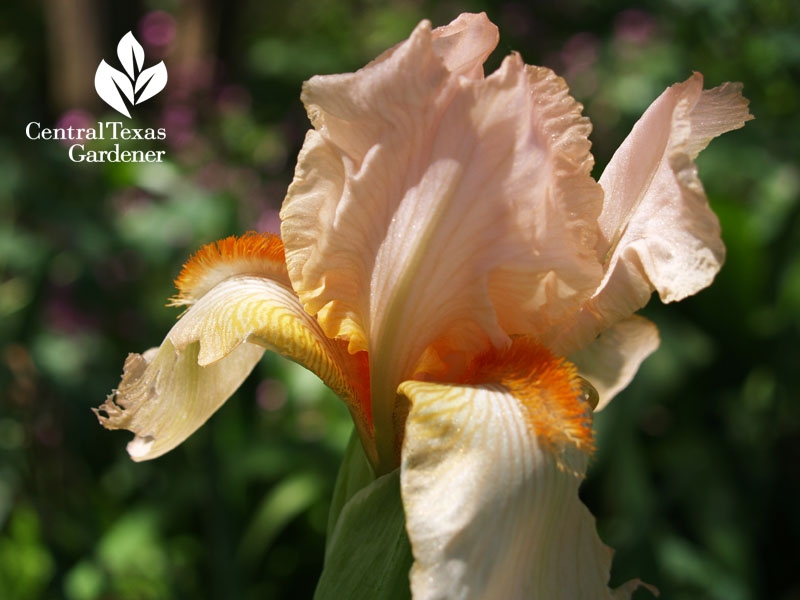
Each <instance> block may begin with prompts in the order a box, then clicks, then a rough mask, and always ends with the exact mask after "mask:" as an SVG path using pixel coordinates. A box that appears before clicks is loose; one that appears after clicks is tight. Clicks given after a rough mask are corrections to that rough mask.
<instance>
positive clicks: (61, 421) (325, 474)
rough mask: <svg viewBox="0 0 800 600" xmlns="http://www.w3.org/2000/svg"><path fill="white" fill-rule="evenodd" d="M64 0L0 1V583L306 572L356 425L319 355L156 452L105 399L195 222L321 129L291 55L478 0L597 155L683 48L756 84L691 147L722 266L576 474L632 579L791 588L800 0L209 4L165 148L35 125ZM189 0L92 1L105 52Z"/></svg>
mask: <svg viewBox="0 0 800 600" xmlns="http://www.w3.org/2000/svg"><path fill="white" fill-rule="evenodd" d="M45 4H46V3H3V4H2V5H0V96H1V97H3V99H4V100H3V119H2V121H0V598H9V599H19V600H25V599H29V598H30V599H33V598H62V597H63V598H66V599H68V600H97V599H110V598H115V599H116V598H119V599H124V600H139V599H159V600H160V599H168V598H187V597H191V598H284V597H309V596H310V595H311V593H312V591H313V589H314V586H315V583H316V579H317V577H318V575H319V573H320V572H321V568H322V558H323V552H324V547H325V544H324V537H325V528H326V521H327V513H328V508H329V504H330V499H331V495H332V492H333V483H334V478H335V474H336V469H337V465H338V463H339V461H340V460H341V456H342V455H343V453H344V448H345V446H346V443H347V439H348V436H349V432H350V423H349V416H348V414H347V411H346V410H345V409H344V407H343V406H341V405H340V403H339V402H338V401H337V400H336V398H335V397H334V396H333V395H332V394H331V393H330V392H328V391H327V390H326V389H325V388H323V387H322V385H321V384H320V383H319V381H317V380H316V379H315V378H314V377H313V376H311V375H309V374H308V373H306V372H305V371H304V370H303V369H301V368H299V367H297V366H295V365H293V364H291V363H287V362H286V361H283V360H281V359H278V358H276V357H274V356H268V357H266V358H265V359H264V360H263V361H262V363H261V364H260V365H259V366H258V368H257V370H256V372H255V373H254V374H253V375H252V376H251V378H250V379H249V380H248V382H247V383H246V385H245V386H243V387H242V389H241V390H240V391H239V392H238V393H237V394H236V395H235V396H234V398H233V399H232V400H231V401H229V402H228V403H227V404H226V405H225V407H224V408H223V409H221V410H220V411H219V413H218V414H217V415H215V416H214V417H213V418H212V419H211V421H210V422H209V423H208V424H207V425H206V426H205V427H204V428H202V429H201V430H200V431H199V432H198V433H197V434H196V435H194V436H193V437H192V438H191V439H190V440H189V441H188V442H186V443H185V444H184V445H183V446H181V447H180V448H179V449H177V450H175V451H174V452H172V453H171V454H169V455H167V456H165V457H163V458H161V459H159V460H157V461H155V462H153V463H145V464H135V463H133V462H131V461H130V460H129V459H128V457H127V455H126V453H125V450H124V444H125V441H126V439H127V434H121V433H117V434H114V433H109V432H107V431H104V430H103V429H101V428H100V427H99V426H98V425H97V423H96V420H95V418H94V417H93V415H92V414H91V413H90V411H89V408H90V407H92V406H96V405H98V404H100V402H101V401H102V399H103V398H104V396H105V394H107V393H108V392H109V391H110V390H111V388H113V387H114V386H115V385H116V384H117V383H118V381H119V379H118V378H119V374H120V370H121V365H122V362H123V360H124V358H125V356H126V353H127V352H128V351H142V350H144V349H146V348H147V347H149V346H153V345H156V344H157V343H159V341H160V340H161V339H162V337H163V335H164V334H165V332H166V331H167V330H168V328H169V327H170V324H171V323H172V322H173V321H174V318H175V317H176V316H177V313H176V311H175V310H174V309H167V308H165V307H164V302H165V300H166V298H167V297H169V296H170V295H171V294H172V289H171V280H172V279H173V278H174V277H175V276H176V275H177V272H178V270H179V268H180V265H181V264H182V262H183V261H184V260H185V259H186V258H187V257H188V256H189V254H190V253H191V252H192V251H193V250H194V249H196V248H197V247H199V246H200V245H202V244H203V243H207V242H209V241H212V240H215V239H218V238H220V237H223V236H226V235H230V234H234V233H241V232H243V231H245V230H247V229H259V230H265V229H272V230H275V229H276V228H277V216H276V212H275V211H276V209H277V208H278V207H279V205H280V202H281V200H282V197H283V193H284V190H285V188H286V186H287V184H288V182H289V181H290V180H291V174H292V168H293V163H294V157H295V156H296V153H297V150H298V149H299V147H300V145H301V143H302V138H303V134H304V132H305V130H306V129H307V128H308V123H307V121H306V119H305V114H304V111H303V109H302V106H301V104H300V102H299V91H300V86H301V83H302V81H303V80H304V79H306V78H308V77H309V76H311V75H313V74H315V73H330V72H339V71H345V70H352V69H355V68H358V67H359V66H361V65H363V64H364V63H365V62H367V61H368V60H370V59H371V58H373V57H374V56H376V55H377V54H378V53H379V52H380V51H382V50H383V49H385V48H386V47H388V46H390V45H391V44H393V43H396V42H397V41H399V40H401V39H403V38H404V37H406V36H407V35H408V33H409V31H410V30H411V28H412V27H413V26H414V25H415V24H416V22H418V21H419V20H420V19H422V18H429V19H431V20H432V21H433V22H434V24H445V23H447V22H449V21H450V20H451V19H452V18H454V17H455V16H456V15H457V14H458V13H459V12H461V11H463V10H470V11H480V10H485V11H487V12H488V13H489V16H490V18H492V20H493V21H495V22H496V23H497V24H498V25H499V26H500V31H501V41H500V46H499V49H498V51H497V52H496V53H495V55H493V57H492V58H491V59H490V68H493V67H494V66H496V65H497V64H499V61H500V59H501V57H502V56H503V55H505V54H506V53H508V52H509V51H511V50H517V51H519V52H521V54H522V55H523V58H524V59H525V60H526V61H527V62H529V63H535V64H545V65H547V66H551V67H553V68H554V69H556V71H557V72H559V73H560V74H562V75H564V76H565V77H566V79H567V81H568V82H569V83H570V86H571V88H572V90H573V93H574V94H575V96H576V97H577V98H578V99H579V100H580V101H581V102H583V103H584V104H585V107H586V113H587V114H588V115H589V116H590V117H591V119H592V121H593V123H594V133H593V136H592V139H593V142H594V146H593V149H594V153H595V156H596V158H597V162H598V165H599V166H600V167H601V166H602V165H603V164H605V162H607V160H608V159H609V158H610V156H611V154H612V153H613V151H614V149H615V148H616V146H617V145H618V144H619V143H620V142H621V140H622V139H623V138H624V136H625V135H626V133H627V131H628V130H629V128H630V127H631V125H632V124H633V123H634V122H635V120H636V119H637V118H638V116H639V115H640V114H641V112H642V111H643V110H644V108H646V106H647V105H648V104H649V102H650V101H651V100H652V99H654V98H655V97H656V96H657V95H658V94H659V93H660V92H661V91H662V90H663V89H664V88H665V87H666V86H667V85H669V84H671V83H673V82H675V81H679V80H683V79H685V78H686V77H688V76H689V74H690V73H691V71H692V70H698V71H701V72H702V73H704V75H705V76H706V80H707V85H708V86H712V85H717V84H719V83H721V82H723V81H727V80H739V81H743V82H744V84H745V95H746V96H748V97H749V98H750V99H751V109H752V112H753V113H754V114H755V115H756V120H755V121H753V122H751V123H749V124H748V125H747V126H746V128H745V129H744V130H742V131H737V132H734V133H731V134H727V135H726V136H724V137H723V138H721V139H720V140H717V141H715V142H714V143H713V144H712V145H711V148H710V149H709V150H707V151H706V152H704V154H703V155H702V156H701V158H700V160H699V168H700V173H701V177H702V179H703V181H704V183H705V185H706V189H707V192H708V195H709V199H710V201H711V203H712V205H713V207H714V209H715V210H716V212H717V213H718V214H719V216H720V219H721V221H722V225H723V231H724V239H725V242H726V244H727V247H728V260H727V264H726V266H725V268H724V269H723V271H722V273H721V274H720V276H719V277H718V279H717V281H716V282H715V284H714V285H713V286H712V287H711V288H710V289H709V290H707V291H704V292H703V293H701V294H700V295H699V296H697V297H695V298H692V299H690V300H687V301H685V302H682V303H681V305H679V306H668V307H662V306H660V305H658V303H657V302H655V301H654V302H653V303H652V304H651V306H649V307H648V308H647V309H646V311H645V312H646V314H647V315H648V316H649V317H651V318H652V319H654V320H655V321H656V322H657V323H658V324H659V326H660V329H661V332H662V338H663V342H662V347H661V349H660V350H659V352H658V353H657V354H656V355H655V356H653V357H652V358H651V359H649V360H648V361H647V362H646V363H645V365H644V367H643V368H642V370H641V372H640V373H639V375H638V377H637V379H636V380H635V382H634V384H633V385H632V386H631V387H630V389H629V390H627V391H626V392H625V393H624V394H623V395H621V396H620V397H619V398H618V399H617V400H615V401H614V403H612V405H611V406H610V407H609V408H608V409H607V410H605V411H604V412H603V413H601V414H600V415H598V417H597V422H596V426H597V430H598V445H599V452H598V454H597V457H596V460H595V461H594V465H593V467H592V469H591V471H590V474H589V478H588V480H587V482H586V484H585V486H584V488H583V492H582V493H583V496H584V498H585V501H586V503H587V504H588V506H589V507H590V509H591V510H592V512H593V513H594V514H595V515H596V516H597V518H598V526H599V529H600V532H601V534H602V537H603V539H604V540H605V541H606V542H607V543H608V544H609V545H611V546H612V547H614V548H616V549H617V554H616V557H615V563H614V571H613V573H612V581H613V582H621V581H624V580H626V579H628V578H631V577H641V578H642V579H644V580H645V581H649V582H652V583H654V584H655V585H657V586H658V587H659V588H660V589H661V591H662V594H663V597H666V598H670V599H672V600H684V599H685V600H697V599H714V600H716V599H719V600H759V599H762V598H773V599H780V600H796V599H798V598H800V581H798V578H797V552H796V543H797V539H798V537H800V515H799V514H798V511H797V510H796V504H797V500H798V497H800V472H798V466H797V465H798V464H800V407H798V402H797V400H798V393H797V383H796V380H797V378H796V371H797V369H798V358H799V357H800V353H799V351H798V346H799V345H800V336H798V330H799V329H800V203H799V202H798V200H799V198H800V167H799V165H800V162H799V161H798V159H799V158H800V29H799V28H798V23H799V22H800V9H799V8H798V5H797V3H796V2H792V1H791V0H724V1H720V0H666V1H663V2H661V1H659V2H656V1H655V0H652V1H650V2H644V3H638V4H636V5H633V4H631V3H629V2H623V1H620V0H609V1H604V2H599V1H589V0H562V1H561V2H558V3H549V2H543V1H542V2H534V3H532V4H525V3H521V2H513V1H509V2H502V1H489V0H487V1H485V2H480V1H477V0H476V1H459V0H455V1H446V2H439V3H435V2H429V1H423V0H420V1H413V0H395V1H393V2H390V3H379V2H373V1H364V0H362V1H355V0H348V1H345V2H341V1H336V2H334V1H333V0H315V1H313V2H311V1H309V0H298V1H297V2H291V3H289V2H286V3H262V2H257V1H255V0H250V1H245V2H239V3H235V4H232V3H219V4H218V5H217V4H214V3H211V2H209V3H205V4H203V6H205V10H207V11H208V14H209V15H211V17H212V19H211V22H212V23H213V24H214V27H212V28H210V30H211V31H212V33H213V35H211V37H210V42H209V44H210V49H211V51H212V52H211V56H213V57H214V58H213V59H211V58H207V62H208V64H207V65H205V67H206V73H210V75H209V76H208V77H206V78H203V77H195V78H194V79H192V78H189V79H185V80H183V81H181V80H180V78H178V77H175V73H176V72H177V71H175V70H173V63H171V62H170V61H171V60H172V58H171V56H172V55H171V54H170V52H171V46H170V45H169V44H167V45H165V47H164V48H162V51H163V56H164V58H165V60H166V62H167V65H168V68H170V78H171V82H170V87H169V88H168V90H167V92H165V93H164V94H163V95H162V96H161V97H158V98H156V99H153V100H152V101H151V102H149V103H148V105H147V107H146V108H145V107H143V109H142V110H141V111H138V112H137V113H136V115H134V117H135V118H134V120H133V121H132V123H133V126H138V127H142V126H147V127H154V126H160V124H164V123H165V124H166V126H167V130H168V136H169V137H168V141H167V144H168V159H169V160H168V162H166V163H164V164H159V165H124V164H104V165H87V164H75V163H71V162H69V160H68V159H67V155H66V149H65V147H63V146H61V145H60V144H59V143H58V142H43V141H31V140H28V139H27V138H26V137H25V134H24V127H25V124H27V123H28V122H30V121H41V122H42V123H43V124H44V125H45V126H54V125H55V124H56V123H57V122H59V121H60V120H61V119H65V118H67V116H68V115H65V114H64V113H63V110H61V109H58V110H57V109H55V108H54V107H55V106H56V104H55V103H54V102H53V97H54V89H53V85H54V84H53V83H52V82H53V80H52V78H50V77H49V75H48V74H49V73H50V71H51V67H52V64H51V61H52V56H50V57H49V55H48V53H47V49H48V44H49V43H51V42H52V39H51V38H52V35H51V34H48V29H47V27H46V24H45V17H44V14H43V13H44V12H45V11H44V10H43V9H44V6H45ZM187 4H192V3H181V2H177V1H172V0H148V1H142V2H133V3H126V7H125V8H124V9H120V10H119V11H117V12H113V13H112V11H110V9H107V7H105V6H104V5H102V4H101V3H99V2H98V3H97V4H96V5H93V6H95V7H96V10H97V18H98V28H99V30H100V31H101V32H102V34H103V35H102V36H101V41H102V48H101V50H102V52H103V53H104V55H107V56H113V54H114V49H115V45H116V40H117V39H118V38H119V37H120V35H121V34H122V33H124V32H125V31H127V30H128V29H131V28H133V29H134V31H135V32H136V33H137V34H142V31H141V28H143V27H145V26H146V24H147V23H148V21H147V20H146V19H147V18H149V17H148V15H149V16H151V17H152V15H153V14H156V15H157V17H158V18H160V19H161V20H162V21H163V22H165V23H167V25H169V24H170V23H173V24H176V25H177V27H178V31H181V29H180V27H181V24H182V22H183V21H182V19H184V18H185V17H184V12H183V11H184V9H185V6H186V5H187ZM120 6H121V5H120ZM101 7H103V8H101ZM154 11H156V12H155V13H154ZM158 11H163V12H158ZM165 15H166V16H165ZM137 27H138V28H139V29H137ZM118 34H119V35H118ZM145 37H146V36H145ZM151 50H153V49H152V48H148V52H150V51H151ZM93 68H94V67H93V66H92V69H93ZM86 86H87V88H91V81H90V80H87V81H86ZM181 86H183V87H181ZM73 108H75V109H82V110H88V111H93V112H89V113H88V116H89V117H90V118H91V120H92V121H94V120H96V119H99V118H104V117H107V118H110V119H112V120H115V119H116V118H115V117H114V116H113V115H112V114H109V113H108V112H106V111H107V108H105V107H103V106H101V105H100V104H94V105H92V106H75V107H73ZM81 114H83V113H78V116H79V117H80V116H81ZM74 116H75V115H74V114H73V117H74ZM163 145H164V144H163V143H162V145H161V146H156V145H153V146H152V147H153V148H155V149H162V148H163ZM100 147H102V146H101V145H98V146H97V148H100ZM148 147H149V146H148ZM597 172H598V174H599V173H600V172H601V169H600V168H598V171H597ZM646 596H647V594H646V593H644V592H640V593H639V594H638V595H637V597H642V598H644V597H646Z"/></svg>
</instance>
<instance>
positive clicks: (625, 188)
mask: <svg viewBox="0 0 800 600" xmlns="http://www.w3.org/2000/svg"><path fill="white" fill-rule="evenodd" d="M747 105H748V101H747V100H746V99H745V98H744V97H742V95H741V85H740V84H733V83H726V84H724V85H721V86H719V87H716V88H714V89H711V90H706V91H703V77H702V75H700V74H699V73H695V74H694V75H693V76H692V77H690V78H689V79H688V80H687V81H685V82H683V83H679V84H675V85H673V86H672V87H670V88H668V89H667V90H666V91H665V92H664V93H663V94H662V95H661V96H659V97H658V99H656V100H655V102H653V104H652V105H651V106H650V107H649V108H648V109H647V111H646V112H645V114H644V115H643V116H642V118H641V119H640V120H639V122H638V123H636V125H635V126H634V128H633V130H632V131H631V133H630V135H629V136H628V137H627V138H626V140H625V141H624V142H623V144H622V146H620V148H619V150H617V152H616V153H615V154H614V157H613V158H612V159H611V162H610V163H609V165H608V167H606V169H605V171H604V172H603V176H602V177H601V178H600V185H602V186H603V190H604V191H605V201H604V204H603V212H602V214H601V215H600V219H599V224H600V228H601V230H602V236H601V237H600V239H599V241H598V245H597V252H598V256H601V257H603V262H604V268H605V276H604V279H603V282H602V284H601V285H600V287H599V288H598V290H597V292H596V293H595V294H594V295H593V297H592V299H591V300H590V301H589V302H588V303H587V304H586V306H585V307H584V311H583V314H582V315H581V316H580V318H579V319H578V321H579V322H578V324H577V325H576V326H575V327H574V328H572V329H571V330H568V331H565V332H562V334H561V336H560V337H559V339H558V341H557V342H556V343H554V346H555V348H556V350H557V351H558V352H563V353H568V354H569V353H572V352H574V351H575V350H577V349H579V348H581V347H583V346H584V345H586V344H587V343H589V341H591V339H593V338H594V336H595V335H597V333H598V332H599V331H601V330H602V329H605V328H606V327H608V326H609V325H611V324H613V323H615V322H617V321H619V320H620V319H623V318H626V317H628V316H629V315H631V314H632V313H633V312H634V311H636V310H638V309H639V308H641V307H642V306H644V305H645V304H646V303H647V301H648V300H649V298H650V295H651V294H652V292H653V291H654V290H656V291H658V293H659V296H660V297H661V299H662V300H663V301H664V302H674V301H677V300H681V299H683V298H686V297H687V296H690V295H692V294H695V293H697V292H698V291H700V290H701V289H703V288H704V287H706V286H708V285H709V284H710V283H711V281H712V280H713V278H714V276H715V275H716V273H717V271H719V269H720V267H721V265H722V262H723V260H724V257H725V247H724V245H723V243H722V240H721V238H720V227H719V221H718V220H717V217H716V215H715V214H714V213H713V212H712V211H711V209H710V207H709V205H708V201H707V199H706V195H705V192H704V190H703V186H702V184H701V183H700V180H699V178H698V176H697V167H696V166H695V164H694V159H695V158H696V157H697V154H698V153H699V152H700V151H701V150H702V149H703V148H705V147H706V146H707V145H708V143H709V142H710V141H711V139H713V138H714V137H716V136H718V135H721V134H722V133H725V132H726V131H730V130H733V129H737V128H739V127H742V126H743V125H744V123H745V122H746V121H748V120H749V119H751V118H752V116H751V115H750V114H749V112H748V109H747Z"/></svg>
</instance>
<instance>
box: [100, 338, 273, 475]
mask: <svg viewBox="0 0 800 600" xmlns="http://www.w3.org/2000/svg"><path fill="white" fill-rule="evenodd" d="M198 351H199V344H197V343H194V344H191V345H190V346H188V347H187V348H186V349H185V350H184V351H183V352H182V353H178V352H177V350H175V348H174V346H173V345H172V342H171V341H170V340H169V338H167V339H166V340H164V342H163V343H162V344H161V347H160V348H152V349H151V350H149V351H147V352H145V353H144V354H143V355H142V354H130V355H128V358H127V359H126V360H125V368H124V371H123V374H122V381H121V382H120V384H119V388H118V389H117V390H116V391H115V392H114V393H112V394H111V395H110V396H109V397H108V399H107V400H106V402H105V403H104V404H103V405H102V406H100V407H99V408H98V409H95V413H97V416H98V418H99V419H100V423H101V424H102V425H103V426H104V427H106V428H108V429H127V430H129V431H132V432H133V433H135V434H136V437H134V439H133V441H131V442H130V443H129V444H128V453H129V454H130V455H131V458H132V459H133V460H136V461H141V460H149V459H151V458H156V457H158V456H161V455H162V454H165V453H166V452H169V451H170V450H172V449H173V448H174V447H175V446H177V445H178V444H180V443H181V442H183V441H184V440H185V439H186V438H187V437H189V436H190V435H191V434H192V433H194V432H195V430H197V429H198V428H199V427H200V426H201V425H202V424H203V423H205V422H206V421H207V420H208V418H209V417H210V416H211V415H212V414H213V413H214V412H215V411H216V410H217V409H218V408H219V407H220V406H222V404H223V403H224V402H225V400H227V399H228V398H229V397H230V396H231V394H233V392H235V391H236V389H237V388H238V387H239V386H240V385H241V384H242V381H244V379H245V378H246V377H247V376H248V375H249V374H250V371H252V369H253V367H254V366H255V364H256V363H257V362H258V360H259V359H260V358H261V355H262V354H263V353H264V349H263V348H261V347H259V346H254V345H252V344H244V345H242V346H240V347H238V348H237V349H236V351H235V352H233V353H232V354H230V355H228V356H226V357H225V359H224V360H220V361H219V362H217V363H215V364H213V365H211V366H208V367H201V366H199V365H198V364H197V353H198ZM101 412H102V413H105V416H104V415H102V414H101Z"/></svg>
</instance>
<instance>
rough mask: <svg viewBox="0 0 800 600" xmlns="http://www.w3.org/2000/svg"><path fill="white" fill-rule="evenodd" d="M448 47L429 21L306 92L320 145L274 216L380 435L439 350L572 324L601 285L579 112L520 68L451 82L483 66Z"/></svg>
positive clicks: (307, 295) (552, 86) (594, 189)
mask: <svg viewBox="0 0 800 600" xmlns="http://www.w3.org/2000/svg"><path fill="white" fill-rule="evenodd" d="M483 19H485V17H480V18H477V17H475V18H473V19H472V20H466V19H462V21H463V22H462V23H461V24H459V25H458V26H459V27H461V26H462V25H464V26H466V29H464V30H459V35H467V34H468V33H469V28H470V27H477V26H478V25H479V24H480V22H481V21H482V20H483ZM458 23H459V22H458V21H457V22H456V23H454V24H452V25H450V26H449V27H454V28H455V27H456V24H458ZM444 37H446V36H443V35H442V32H441V30H439V31H438V33H437V32H431V30H430V25H429V24H428V23H427V22H423V23H421V24H420V25H419V26H418V27H417V28H416V29H415V30H414V32H413V34H412V35H411V37H410V38H409V40H407V41H406V42H404V43H402V44H400V45H398V46H396V47H395V48H394V49H392V50H391V51H390V52H389V53H388V54H387V55H385V56H382V57H381V58H379V59H378V60H376V61H375V62H373V63H372V64H370V65H368V66H367V67H365V68H364V69H362V70H360V71H358V72H357V73H353V74H346V75H334V76H327V77H314V78H312V79H311V80H310V81H308V82H307V83H306V85H305V87H304V91H303V100H304V102H305V104H306V107H307V109H308V112H309V116H310V117H311V120H312V123H313V124H314V127H315V131H312V132H309V134H308V136H307V138H306V142H305V145H304V147H303V150H302V151H301V154H300V157H299V159H298V166H297V170H296V172H295V179H294V181H293V183H292V185H291V187H290V188H289V192H288V195H287V197H286V201H285V202H284V206H283V209H282V211H281V217H282V219H283V225H282V234H283V238H284V242H285V244H286V250H287V266H288V270H289V276H290V278H291V279H292V284H293V285H294V288H295V290H297V292H298V295H299V296H300V299H301V300H302V302H303V304H304V306H305V307H306V309H307V310H308V311H309V312H311V313H312V314H316V315H317V316H318V318H319V320H320V323H321V325H322V327H323V329H324V330H325V332H326V333H327V334H328V335H330V336H332V337H338V338H345V339H347V340H348V341H349V344H350V346H349V347H350V350H351V351H358V350H368V351H369V354H370V360H371V377H372V382H373V390H372V398H373V414H374V416H375V427H376V437H377V436H379V435H381V436H386V437H391V431H390V429H391V427H390V426H389V425H388V423H389V422H390V421H391V410H392V405H393V402H394V398H395V390H396V387H397V385H398V384H399V383H400V382H401V381H402V380H403V379H407V378H410V377H411V376H412V374H413V372H414V367H415V365H416V363H417V362H418V360H419V359H420V357H421V356H422V354H423V352H424V351H425V349H426V348H427V347H429V346H430V345H431V344H432V343H433V342H434V341H437V343H438V344H439V345H440V347H448V346H449V347H457V348H459V350H460V351H464V352H470V351H478V350H480V349H483V348H485V347H487V346H488V345H490V344H493V345H495V346H504V345H507V344H508V343H509V337H508V334H515V333H532V334H535V333H537V332H539V331H543V330H544V329H545V328H547V327H548V326H550V325H551V324H552V323H555V322H560V321H562V320H563V319H565V318H566V317H567V316H568V315H569V314H570V313H571V312H574V311H575V310H577V308H578V307H579V306H580V304H581V302H583V301H584V300H586V299H587V298H588V297H589V295H590V294H591V292H592V291H593V290H594V289H595V288H596V287H597V284H598V282H599V280H600V277H601V271H600V265H599V263H598V261H597V257H596V254H595V249H594V246H595V244H596V219H597V216H598V214H599V210H600V204H601V190H600V188H599V186H598V185H597V184H596V183H595V182H594V181H593V180H592V179H591V177H590V175H589V171H590V169H591V165H592V158H591V154H590V153H589V142H588V140H587V134H588V132H589V129H590V126H589V123H588V121H587V120H586V119H585V118H583V117H582V116H581V106H580V105H579V104H577V103H576V102H575V101H574V100H573V99H572V98H571V97H570V96H569V95H568V93H567V88H566V85H565V84H564V82H563V80H561V79H560V78H558V77H556V76H555V75H553V73H552V72H551V71H549V70H547V69H543V68H533V67H526V66H525V65H524V64H523V63H522V61H521V59H520V58H519V56H517V55H512V56H509V57H507V58H506V60H505V61H504V62H503V64H502V66H501V67H500V69H499V70H498V71H497V72H495V73H494V74H492V75H491V76H489V77H487V78H485V79H483V78H474V77H466V76H463V75H461V74H459V73H452V72H451V71H449V70H448V68H450V67H453V68H456V67H454V66H453V65H456V64H467V63H469V62H470V60H472V61H473V62H474V56H482V54H480V53H476V54H475V55H474V56H473V57H471V58H470V57H467V55H466V54H465V52H464V49H463V48H462V47H461V45H460V44H458V43H455V44H453V46H452V47H450V48H449V49H448V53H447V54H444V55H442V56H440V55H439V54H437V44H440V43H441V41H442V40H443V39H444ZM479 37H480V38H481V39H483V38H484V35H483V34H480V36H479ZM472 70H473V69H472V67H470V68H469V69H467V71H469V72H471V71H472ZM472 74H473V75H474V73H472ZM448 342H450V343H448ZM376 386H379V388H377V387H376Z"/></svg>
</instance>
